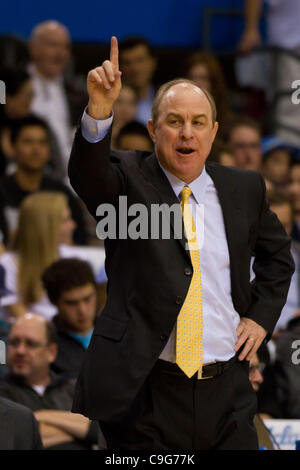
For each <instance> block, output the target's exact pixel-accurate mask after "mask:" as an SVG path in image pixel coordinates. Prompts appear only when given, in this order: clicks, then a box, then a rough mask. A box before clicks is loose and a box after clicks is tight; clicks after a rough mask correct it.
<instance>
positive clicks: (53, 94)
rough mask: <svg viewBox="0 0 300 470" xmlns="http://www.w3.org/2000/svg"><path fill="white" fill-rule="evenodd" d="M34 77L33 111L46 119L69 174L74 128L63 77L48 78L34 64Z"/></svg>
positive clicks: (30, 69) (31, 72) (31, 68)
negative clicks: (38, 71)
mask: <svg viewBox="0 0 300 470" xmlns="http://www.w3.org/2000/svg"><path fill="white" fill-rule="evenodd" d="M29 72H30V75H31V76H32V79H33V89H34V99H33V101H32V105H31V111H32V112H33V113H35V114H36V115H37V116H40V117H41V118H43V119H45V121H46V122H47V123H48V124H49V127H50V128H51V130H52V132H53V133H54V135H55V137H56V139H57V143H58V146H59V150H60V154H61V156H62V159H63V161H62V164H63V167H64V171H65V173H66V174H67V165H68V161H69V157H70V152H71V147H72V139H73V130H72V127H71V124H70V116H69V106H68V102H67V98H66V93H65V90H64V86H63V78H62V77H57V78H55V79H52V80H46V79H44V78H43V77H41V75H39V74H38V73H37V71H36V69H35V67H34V65H33V64H31V65H30V66H29Z"/></svg>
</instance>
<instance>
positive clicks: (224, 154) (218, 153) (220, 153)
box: [208, 140, 235, 166]
mask: <svg viewBox="0 0 300 470" xmlns="http://www.w3.org/2000/svg"><path fill="white" fill-rule="evenodd" d="M208 161H214V162H217V163H219V164H220V165H224V166H235V159H234V156H233V154H232V151H231V149H230V147H229V145H227V144H225V143H224V142H222V140H218V141H217V142H214V143H213V146H212V150H211V153H210V155H209V157H208Z"/></svg>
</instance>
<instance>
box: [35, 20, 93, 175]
mask: <svg viewBox="0 0 300 470" xmlns="http://www.w3.org/2000/svg"><path fill="white" fill-rule="evenodd" d="M29 50H30V54H31V60H32V63H31V64H30V65H29V69H28V70H29V72H30V74H31V76H32V78H33V86H34V100H33V103H32V111H33V112H34V113H35V114H37V115H39V116H41V117H43V118H44V119H45V120H46V121H47V122H48V124H49V126H50V128H51V130H52V131H53V133H54V134H55V136H56V139H57V142H58V148H59V152H60V157H61V177H66V175H67V163H68V160H69V156H70V151H71V146H72V138H73V127H74V126H75V125H76V124H77V122H78V119H79V118H80V116H81V115H82V111H83V109H84V107H85V106H86V104H87V95H86V94H85V92H84V91H83V90H82V89H81V88H79V87H78V86H76V83H75V77H71V76H69V77H66V76H64V72H65V71H66V67H67V65H68V63H69V61H70V56H71V38H70V35H69V32H68V30H67V28H66V27H65V26H64V25H62V24H60V23H58V22H57V21H45V22H43V23H40V24H38V25H37V26H36V27H35V28H34V29H33V31H32V33H31V37H30V41H29Z"/></svg>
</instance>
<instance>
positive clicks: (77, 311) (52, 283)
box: [42, 258, 97, 378]
mask: <svg viewBox="0 0 300 470" xmlns="http://www.w3.org/2000/svg"><path fill="white" fill-rule="evenodd" d="M42 279H43V285H44V288H45V290H46V292H47V295H48V298H49V299H50V301H51V302H52V303H53V304H54V305H55V306H56V307H57V315H56V316H55V317H54V318H53V320H52V321H53V322H54V324H55V325H56V328H57V333H58V354H57V356H56V359H55V361H54V362H53V363H52V366H51V367H52V369H53V370H54V371H55V372H56V373H58V374H63V375H64V376H68V377H71V378H77V376H78V373H79V369H80V366H81V364H82V361H83V357H84V354H85V351H86V349H87V347H88V345H89V342H90V339H91V336H92V332H93V327H94V321H95V316H96V309H97V298H96V283H95V278H94V274H93V271H92V269H91V267H90V265H89V264H88V263H87V262H85V261H82V260H79V259H77V258H67V259H61V260H59V261H56V262H55V263H53V264H52V265H51V266H49V268H47V269H46V271H45V272H44V274H43V277H42Z"/></svg>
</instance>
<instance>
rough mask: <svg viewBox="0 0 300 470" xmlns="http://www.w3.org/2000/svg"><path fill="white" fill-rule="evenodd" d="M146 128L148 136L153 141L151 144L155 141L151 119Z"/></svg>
mask: <svg viewBox="0 0 300 470" xmlns="http://www.w3.org/2000/svg"><path fill="white" fill-rule="evenodd" d="M147 127H148V132H149V135H150V137H151V139H152V140H153V142H154V143H155V140H156V139H155V127H154V123H153V121H152V119H149V121H148V124H147Z"/></svg>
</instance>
